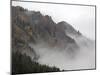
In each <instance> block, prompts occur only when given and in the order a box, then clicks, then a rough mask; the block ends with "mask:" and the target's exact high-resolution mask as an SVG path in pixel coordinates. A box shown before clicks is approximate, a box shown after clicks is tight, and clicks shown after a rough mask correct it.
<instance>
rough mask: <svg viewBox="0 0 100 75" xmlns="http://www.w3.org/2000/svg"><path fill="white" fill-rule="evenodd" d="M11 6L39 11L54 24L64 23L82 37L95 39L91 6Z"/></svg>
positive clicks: (32, 3) (23, 3)
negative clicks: (49, 17)
mask: <svg viewBox="0 0 100 75" xmlns="http://www.w3.org/2000/svg"><path fill="white" fill-rule="evenodd" d="M12 5H14V6H22V7H24V8H27V9H29V10H35V11H40V12H41V13H42V14H44V15H49V16H51V17H52V19H53V20H54V21H55V22H56V23H57V22H60V21H66V22H68V23H69V24H71V25H72V26H73V27H74V28H75V29H76V30H79V31H80V32H81V33H82V34H83V35H84V36H86V37H88V38H91V39H95V7H93V6H92V7H91V6H78V5H63V4H47V3H34V2H15V1H13V2H12Z"/></svg>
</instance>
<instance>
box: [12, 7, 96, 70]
mask: <svg viewBox="0 0 100 75" xmlns="http://www.w3.org/2000/svg"><path fill="white" fill-rule="evenodd" d="M93 46H94V45H93ZM93 46H92V47H93ZM90 48H91V41H90V40H89V39H87V38H86V37H84V36H83V35H82V34H81V33H80V32H79V31H77V30H75V29H74V28H73V27H72V26H71V25H70V24H68V23H67V22H65V21H61V22H59V23H55V22H54V21H53V20H52V17H51V16H48V15H43V14H41V13H40V12H38V11H29V10H27V9H24V8H22V7H19V6H16V7H14V6H12V51H13V52H20V53H21V54H26V55H27V56H30V57H31V59H32V60H33V61H36V62H39V63H41V64H48V65H50V66H52V65H53V66H54V65H55V66H57V67H60V68H62V69H68V70H69V69H72V68H71V67H70V66H68V65H73V64H74V63H75V64H74V66H75V67H74V69H75V68H76V67H77V66H76V64H77V65H79V64H78V62H79V63H80V59H79V60H78V59H77V60H76V61H75V62H74V60H75V59H76V58H80V57H81V53H82V52H84V51H86V52H84V54H86V53H89V52H87V51H88V49H90ZM84 49H85V50H84ZM91 49H93V48H91ZM79 53H80V54H79ZM90 53H91V52H90ZM82 55H83V54H82ZM86 56H88V55H86ZM82 58H83V57H82ZM59 59H60V60H61V61H59ZM85 59H86V58H84V60H85ZM51 60H52V61H51ZM71 63H72V64H71ZM62 64H64V65H63V66H62ZM81 66H82V65H81Z"/></svg>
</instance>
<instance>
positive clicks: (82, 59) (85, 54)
mask: <svg viewBox="0 0 100 75" xmlns="http://www.w3.org/2000/svg"><path fill="white" fill-rule="evenodd" d="M84 39H85V38H84ZM84 39H83V38H82V40H81V38H80V40H77V43H78V45H79V47H80V49H79V50H78V51H77V50H76V52H77V53H75V52H72V53H71V52H70V53H69V52H68V51H69V50H67V48H66V49H65V50H59V49H58V48H56V47H55V48H49V47H47V46H46V45H43V44H40V45H33V44H30V46H31V47H33V48H34V49H35V51H36V53H37V54H38V55H39V56H40V58H39V59H38V62H39V63H40V64H46V65H49V66H56V67H58V68H60V69H61V70H75V69H91V68H95V44H94V42H92V41H91V42H92V43H91V44H89V43H90V41H89V40H86V41H85V40H84ZM87 43H88V45H87ZM74 53H75V54H74Z"/></svg>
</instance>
